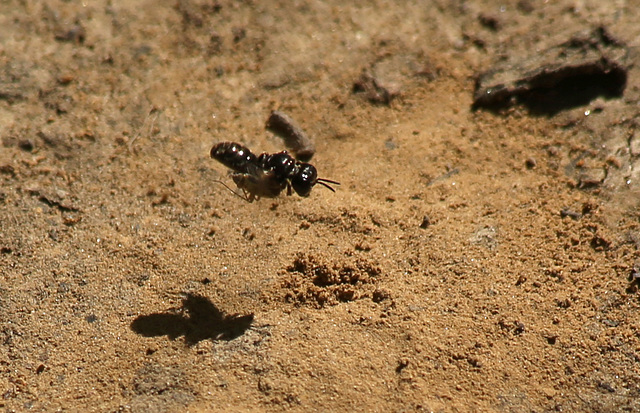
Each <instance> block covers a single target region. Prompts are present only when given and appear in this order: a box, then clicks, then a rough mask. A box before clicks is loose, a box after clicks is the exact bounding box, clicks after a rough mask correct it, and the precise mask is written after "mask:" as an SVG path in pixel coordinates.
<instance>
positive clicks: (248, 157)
mask: <svg viewBox="0 0 640 413" xmlns="http://www.w3.org/2000/svg"><path fill="white" fill-rule="evenodd" d="M210 154H211V157H212V158H213V159H215V160H216V161H218V162H220V163H221V164H223V165H224V166H226V167H227V168H229V169H230V170H231V171H232V172H231V178H232V179H233V182H235V184H236V186H237V187H238V188H240V189H241V190H242V193H243V194H244V197H242V198H244V199H245V200H247V201H249V202H253V201H254V200H256V199H260V198H263V197H264V198H275V197H277V196H278V195H280V193H282V191H284V190H285V189H286V190H287V195H291V194H292V193H293V191H295V193H297V194H298V195H300V196H302V197H307V196H309V194H310V193H311V190H312V189H313V187H314V186H315V185H316V184H320V185H322V186H324V187H326V188H329V189H330V190H331V191H332V192H335V189H333V188H332V187H331V186H330V185H329V184H334V185H340V183H339V182H336V181H332V180H329V179H323V178H318V171H317V170H316V168H315V166H313V165H311V164H310V163H306V162H300V161H298V160H296V159H295V158H294V157H292V156H291V155H289V153H288V152H287V151H282V152H277V153H273V154H268V153H262V154H260V155H258V156H256V155H255V154H253V153H252V152H251V151H250V150H249V148H247V147H246V146H244V145H241V144H239V143H236V142H220V143H216V144H215V145H213V147H212V148H211V153H210ZM221 183H222V184H223V185H224V183H223V182H221ZM225 186H226V185H225ZM232 192H234V193H235V191H233V190H232Z"/></svg>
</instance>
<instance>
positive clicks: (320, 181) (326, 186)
mask: <svg viewBox="0 0 640 413" xmlns="http://www.w3.org/2000/svg"><path fill="white" fill-rule="evenodd" d="M325 182H330V183H332V184H336V185H340V183H339V182H334V181H330V180H328V179H322V180H321V179H318V180H317V181H316V183H318V184H320V185H322V186H324V187H325V188H329V189H330V190H331V192H336V190H335V189H333V188H331V187H330V186H329V185H327V184H325Z"/></svg>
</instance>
